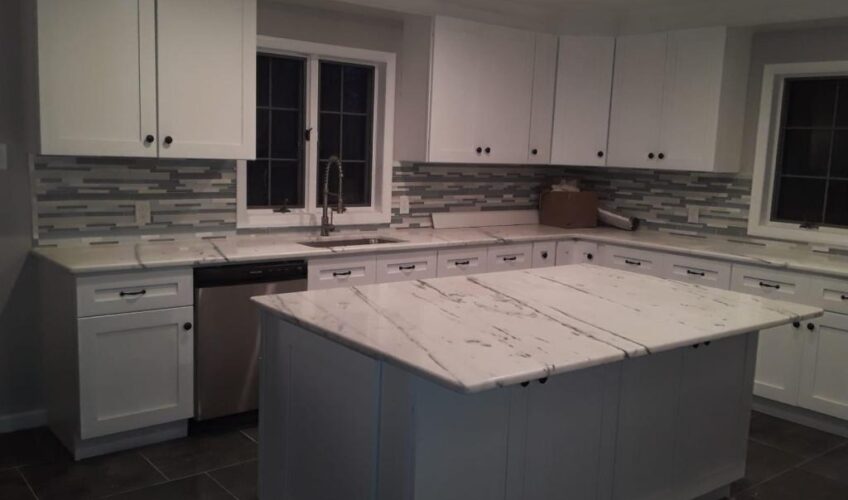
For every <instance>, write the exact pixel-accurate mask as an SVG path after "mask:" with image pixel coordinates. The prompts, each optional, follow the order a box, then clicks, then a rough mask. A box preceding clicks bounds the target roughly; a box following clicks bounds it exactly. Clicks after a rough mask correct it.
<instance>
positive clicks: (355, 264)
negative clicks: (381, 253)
mask: <svg viewBox="0 0 848 500" xmlns="http://www.w3.org/2000/svg"><path fill="white" fill-rule="evenodd" d="M376 269H377V259H376V258H375V257H374V256H373V255H371V256H365V255H362V256H359V255H357V256H353V257H329V258H322V259H312V260H310V261H309V278H308V280H307V281H308V283H309V284H308V288H309V290H323V289H327V288H336V287H340V286H359V285H371V284H373V283H375V282H376Z"/></svg>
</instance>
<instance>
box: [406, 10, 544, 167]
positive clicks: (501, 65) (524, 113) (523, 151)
mask: <svg viewBox="0 0 848 500" xmlns="http://www.w3.org/2000/svg"><path fill="white" fill-rule="evenodd" d="M403 50H404V61H402V64H403V68H402V74H403V75H404V78H403V81H402V82H401V92H400V94H401V99H400V102H399V105H398V106H399V113H398V118H399V126H398V132H397V135H398V148H397V149H398V151H397V153H398V159H399V160H408V161H426V162H432V163H506V164H509V163H528V162H530V161H534V162H543V163H546V162H547V158H548V156H549V150H550V127H551V121H552V114H551V113H552V111H551V104H552V102H553V92H554V78H555V66H556V46H555V38H554V37H552V36H550V35H541V34H535V33H532V32H529V31H522V30H518V29H513V28H507V27H502V26H493V25H488V24H482V23H476V22H471V21H465V20H461V19H454V18H450V17H442V16H437V17H435V18H429V17H427V18H415V17H412V18H409V19H407V22H406V23H405V29H404V46H403ZM534 90H535V93H534ZM534 112H535V113H536V116H534ZM531 131H532V135H533V139H532V142H533V144H532V145H531V138H530V136H531ZM534 151H535V154H534Z"/></svg>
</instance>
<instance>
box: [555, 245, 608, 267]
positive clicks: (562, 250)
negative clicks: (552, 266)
mask: <svg viewBox="0 0 848 500" xmlns="http://www.w3.org/2000/svg"><path fill="white" fill-rule="evenodd" d="M597 255H598V244H597V243H593V242H591V241H560V242H559V243H557V247H556V265H558V266H567V265H568V264H591V263H593V262H597Z"/></svg>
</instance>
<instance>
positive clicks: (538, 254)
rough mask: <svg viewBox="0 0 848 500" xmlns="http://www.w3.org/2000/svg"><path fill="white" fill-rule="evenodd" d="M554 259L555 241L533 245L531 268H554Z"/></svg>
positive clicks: (555, 254) (555, 252) (555, 253)
mask: <svg viewBox="0 0 848 500" xmlns="http://www.w3.org/2000/svg"><path fill="white" fill-rule="evenodd" d="M556 257H557V242H556V241H537V242H536V243H533V267H551V266H555V265H556Z"/></svg>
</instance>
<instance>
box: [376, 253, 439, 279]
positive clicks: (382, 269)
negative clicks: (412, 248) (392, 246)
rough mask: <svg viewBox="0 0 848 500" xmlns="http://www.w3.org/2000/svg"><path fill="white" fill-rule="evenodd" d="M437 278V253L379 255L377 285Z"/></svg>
mask: <svg viewBox="0 0 848 500" xmlns="http://www.w3.org/2000/svg"><path fill="white" fill-rule="evenodd" d="M435 277H436V252H399V253H389V254H378V255H377V272H376V282H377V283H392V282H395V281H409V280H423V279H427V278H435Z"/></svg>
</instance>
